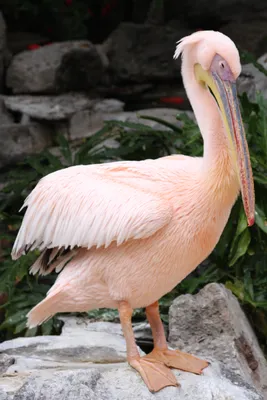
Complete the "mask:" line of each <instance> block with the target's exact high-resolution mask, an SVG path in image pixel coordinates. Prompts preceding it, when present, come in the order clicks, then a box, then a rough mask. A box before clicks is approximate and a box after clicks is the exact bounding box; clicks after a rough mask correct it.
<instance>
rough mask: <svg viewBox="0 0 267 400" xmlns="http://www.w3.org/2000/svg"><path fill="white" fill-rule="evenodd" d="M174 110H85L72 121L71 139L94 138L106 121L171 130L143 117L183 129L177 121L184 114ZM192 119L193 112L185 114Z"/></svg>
mask: <svg viewBox="0 0 267 400" xmlns="http://www.w3.org/2000/svg"><path fill="white" fill-rule="evenodd" d="M183 112H184V111H180V110H177V109H173V108H151V109H145V110H137V111H122V112H114V113H111V112H110V113H109V112H108V111H107V112H93V111H91V110H85V111H81V112H78V113H77V114H74V116H73V117H72V118H71V120H70V128H69V132H70V139H71V140H75V139H80V138H82V137H88V136H92V135H93V134H94V133H96V132H97V131H98V130H99V129H102V128H103V127H104V123H105V121H110V120H114V121H122V122H133V123H139V124H144V125H146V126H148V127H150V128H152V129H155V130H157V129H158V130H169V131H171V128H169V127H166V126H165V125H162V124H160V123H159V122H157V121H152V120H149V119H144V118H142V116H149V117H152V118H159V119H162V120H165V121H166V122H170V123H171V124H173V125H175V126H177V127H181V126H182V123H181V122H180V121H178V120H177V119H176V116H177V115H178V114H179V113H183ZM185 113H186V114H187V115H188V116H189V117H190V118H192V119H194V114H193V113H192V112H191V111H186V112H185Z"/></svg>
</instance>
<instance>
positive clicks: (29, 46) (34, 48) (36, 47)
mask: <svg viewBox="0 0 267 400" xmlns="http://www.w3.org/2000/svg"><path fill="white" fill-rule="evenodd" d="M40 47H41V46H40V45H39V44H36V43H33V44H29V45H28V47H27V48H28V50H36V49H39V48H40Z"/></svg>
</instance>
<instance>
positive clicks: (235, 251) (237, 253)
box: [229, 229, 251, 267]
mask: <svg viewBox="0 0 267 400" xmlns="http://www.w3.org/2000/svg"><path fill="white" fill-rule="evenodd" d="M250 241H251V236H250V231H249V230H248V229H246V230H245V231H243V232H242V233H241V235H240V237H239V238H238V240H237V241H236V242H235V246H234V247H233V248H231V250H232V251H231V253H230V256H231V257H230V261H229V266H230V267H232V266H233V265H234V264H235V263H236V262H237V260H238V259H239V258H240V257H242V256H243V255H244V254H246V252H247V250H248V246H249V244H250Z"/></svg>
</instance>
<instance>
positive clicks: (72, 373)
mask: <svg viewBox="0 0 267 400" xmlns="http://www.w3.org/2000/svg"><path fill="white" fill-rule="evenodd" d="M216 286H218V285H215V287H216ZM213 290H214V289H213ZM223 290H225V289H223ZM206 291H208V292H209V293H210V295H209V298H208V299H207V301H206V303H207V304H208V306H209V308H208V310H206V309H204V308H203V307H202V305H203V302H202V301H199V297H200V296H203V291H202V295H201V294H199V295H196V296H189V297H190V298H191V297H192V298H193V300H191V303H190V304H187V314H188V315H190V317H191V326H190V329H191V336H192V337H193V338H194V340H193V339H192V340H191V341H190V339H191V336H190V337H189V333H185V332H183V330H182V331H181V332H180V334H181V335H183V336H184V337H185V339H186V338H188V340H189V341H190V344H191V346H190V349H191V351H192V352H193V353H198V352H199V342H200V341H201V340H200V341H199V340H197V337H198V339H199V336H198V333H199V330H198V329H194V331H193V330H192V327H193V326H194V325H193V324H194V322H195V321H194V315H195V314H196V312H195V309H196V306H195V303H197V304H199V308H200V309H202V311H203V313H202V314H201V318H202V319H203V320H204V321H205V320H206V319H207V318H210V319H212V320H213V323H214V324H213V323H212V321H210V322H209V324H210V325H209V326H208V327H207V329H208V330H207V332H208V334H209V335H211V338H212V337H213V336H212V332H213V330H215V331H216V332H217V331H218V330H219V331H220V324H221V319H223V322H224V324H226V322H227V321H228V320H229V318H228V319H227V313H228V309H227V307H226V308H225V310H224V311H223V308H221V309H220V312H218V313H215V314H214V312H213V308H214V302H215V303H216V300H214V298H215V299H217V302H220V300H218V295H216V293H217V292H218V288H217V292H216V293H214V292H213V291H212V285H209V286H207V287H206ZM185 298H188V297H187V296H181V297H180V299H181V304H183V300H184V299H185ZM178 300H179V298H178V299H177V300H176V301H175V302H174V304H173V307H172V310H171V313H170V314H171V315H170V331H171V337H172V338H174V336H175V335H176V337H177V332H176V329H177V321H176V319H174V318H173V315H172V314H174V311H175V310H176V309H179V308H177V302H178ZM194 301H195V302H194ZM222 303H223V302H222ZM222 306H223V304H222ZM238 307H239V306H238ZM205 311H208V315H205ZM232 312H234V313H235V315H236V318H237V319H238V318H239V317H240V315H239V314H238V313H239V312H240V310H239V309H238V308H237V309H235V308H234V307H232ZM220 313H224V314H223V316H224V318H223V316H222V315H219V314H220ZM187 314H186V313H185V315H183V318H184V319H185V320H186V318H187ZM60 318H61V319H62V320H63V322H64V326H63V331H62V334H61V336H43V337H34V338H18V339H14V340H11V341H7V342H4V343H2V344H0V400H2V399H3V400H50V399H57V400H74V399H79V400H83V399H84V400H85V399H86V400H90V399H92V400H113V399H114V400H115V399H116V400H124V399H125V400H126V399H127V400H135V399H142V400H150V399H151V400H152V399H158V400H163V399H164V400H168V399H169V400H174V399H179V400H203V399H205V400H213V399H216V400H264V399H263V397H262V396H261V395H260V394H259V393H258V392H257V391H256V389H255V387H254V386H253V383H252V381H251V379H250V380H249V379H247V378H246V375H245V374H244V373H243V371H241V369H240V368H238V367H236V368H233V366H232V365H228V364H227V362H225V361H227V359H226V360H225V359H223V360H222V362H218V361H216V360H215V358H214V357H213V356H212V354H213V353H214V355H217V354H220V352H219V351H217V352H216V351H215V352H213V350H212V346H209V345H208V344H207V343H206V345H205V346H203V348H202V355H203V357H204V358H205V359H207V360H208V361H209V362H210V365H209V367H208V368H206V369H205V370H204V372H203V375H194V374H190V373H186V372H182V371H174V373H175V375H176V377H177V380H178V381H179V383H180V384H181V386H180V387H179V388H174V387H169V388H165V389H164V390H162V391H160V392H158V393H156V394H151V393H150V392H149V391H148V389H147V388H146V386H145V385H144V383H143V381H142V379H141V377H140V376H139V375H138V374H137V372H136V371H134V370H133V369H132V368H130V366H129V365H127V363H126V362H125V360H126V344H125V340H124V338H123V336H122V332H121V327H120V325H119V324H118V323H107V322H105V323H103V322H95V323H89V321H88V319H86V318H82V317H79V318H76V317H73V316H62V317H60ZM142 325H143V326H142ZM226 325H227V324H226ZM137 326H138V327H139V328H141V329H143V328H145V329H147V328H148V326H147V323H141V324H136V326H135V328H136V327H137ZM217 326H218V327H217ZM190 329H188V331H190ZM135 330H136V329H135ZM149 334H150V332H149ZM219 334H220V335H222V349H221V351H222V352H224V351H225V346H224V344H225V343H224V340H223V339H224V337H223V333H221V331H220V332H219ZM194 335H195V336H194ZM252 335H253V333H252ZM200 339H203V335H202V337H200ZM217 344H218V346H219V344H220V342H219V340H218V342H217ZM215 348H216V349H217V350H219V348H218V347H216V346H215ZM140 353H141V354H143V353H142V352H140ZM234 362H235V360H234Z"/></svg>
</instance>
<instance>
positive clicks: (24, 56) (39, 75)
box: [6, 41, 105, 93]
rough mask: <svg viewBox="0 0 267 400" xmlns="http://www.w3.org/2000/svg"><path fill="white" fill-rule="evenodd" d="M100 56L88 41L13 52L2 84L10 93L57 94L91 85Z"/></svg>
mask: <svg viewBox="0 0 267 400" xmlns="http://www.w3.org/2000/svg"><path fill="white" fill-rule="evenodd" d="M104 68H105V67H104V64H103V58H102V56H101V55H100V54H99V51H98V49H97V47H96V46H94V45H93V44H92V43H90V42H88V41H73V42H62V43H54V44H51V45H47V46H44V47H41V48H39V49H37V50H34V51H24V52H22V53H19V54H17V55H15V57H14V58H13V59H12V62H11V64H10V66H9V68H8V71H7V80H6V84H7V86H8V87H9V88H11V89H12V90H13V92H14V93H58V92H62V91H72V90H73V91H82V90H86V89H89V88H92V87H95V86H96V85H97V84H98V83H99V82H100V80H101V79H102V76H103V73H104Z"/></svg>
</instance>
